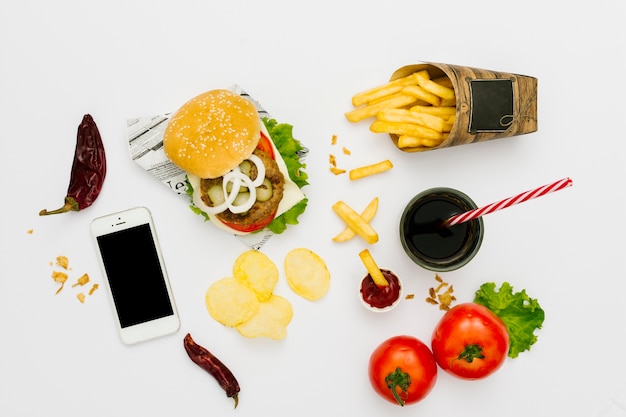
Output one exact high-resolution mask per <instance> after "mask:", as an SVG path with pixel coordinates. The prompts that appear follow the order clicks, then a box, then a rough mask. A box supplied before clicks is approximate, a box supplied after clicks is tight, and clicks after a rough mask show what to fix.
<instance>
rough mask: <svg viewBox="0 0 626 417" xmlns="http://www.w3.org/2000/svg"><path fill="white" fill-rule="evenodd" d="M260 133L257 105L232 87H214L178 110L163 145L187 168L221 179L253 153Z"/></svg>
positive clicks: (194, 173)
mask: <svg viewBox="0 0 626 417" xmlns="http://www.w3.org/2000/svg"><path fill="white" fill-rule="evenodd" d="M260 132H261V120H260V119H259V115H258V113H257V110H256V108H255V106H254V104H252V103H251V102H250V101H249V100H247V99H245V98H243V97H241V96H239V95H238V94H235V93H233V92H232V91H229V90H211V91H207V92H206V93H203V94H200V95H199V96H197V97H194V98H192V99H191V100H189V101H188V102H187V103H185V104H183V106H182V107H181V108H180V109H179V110H178V111H177V112H176V113H174V115H173V116H172V117H171V119H170V121H169V123H168V125H167V127H166V129H165V134H164V137H163V145H164V149H165V154H166V155H167V157H168V158H169V159H170V160H171V161H172V162H173V163H174V164H175V165H177V166H178V167H179V168H181V169H182V170H183V171H185V172H188V173H190V174H193V175H196V176H198V177H200V178H217V177H221V176H222V175H224V174H226V173H227V172H228V171H230V170H231V169H233V168H234V167H236V166H237V165H239V164H240V163H241V162H242V161H243V160H245V159H246V158H247V157H248V156H250V154H252V152H253V151H254V149H255V148H256V146H257V144H258V142H259V138H260Z"/></svg>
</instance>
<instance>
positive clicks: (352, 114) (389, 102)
mask: <svg viewBox="0 0 626 417" xmlns="http://www.w3.org/2000/svg"><path fill="white" fill-rule="evenodd" d="M416 101H417V98H416V97H414V96H411V95H408V94H398V95H393V96H391V97H389V98H387V99H385V100H382V101H379V102H376V103H375V104H369V105H367V106H365V107H359V108H357V109H354V110H351V111H349V112H347V113H345V116H346V119H348V120H349V121H351V122H359V121H361V120H364V119H367V118H368V117H372V116H376V113H378V112H379V111H381V110H383V109H389V108H392V109H393V108H398V107H404V106H408V105H410V104H413V103H415V102H416Z"/></svg>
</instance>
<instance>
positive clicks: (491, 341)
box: [432, 303, 509, 379]
mask: <svg viewBox="0 0 626 417" xmlns="http://www.w3.org/2000/svg"><path fill="white" fill-rule="evenodd" d="M432 349H433V354H434V355H435V359H436V360H437V363H438V364H439V366H440V367H441V369H443V370H444V371H446V372H448V373H450V374H452V375H454V376H457V377H460V378H464V379H479V378H484V377H486V376H488V375H491V374H492V373H493V372H495V371H496V370H497V369H498V368H500V366H502V364H503V363H504V360H505V359H506V356H507V354H508V352H509V333H508V331H507V330H506V326H505V325H504V323H503V322H502V320H501V319H500V318H499V317H498V316H496V315H495V314H494V313H492V312H491V310H489V309H488V308H486V307H484V306H482V305H480V304H476V303H465V304H459V305H457V306H455V307H453V308H451V309H450V310H449V311H447V312H446V314H444V316H443V317H442V318H441V320H440V321H439V323H438V324H437V326H436V327H435V331H434V332H433V337H432Z"/></svg>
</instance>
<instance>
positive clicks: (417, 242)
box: [400, 189, 482, 271]
mask: <svg viewBox="0 0 626 417" xmlns="http://www.w3.org/2000/svg"><path fill="white" fill-rule="evenodd" d="M475 207H476V206H475V204H474V203H473V202H472V201H471V200H470V199H469V197H467V196H465V195H464V194H462V193H460V192H458V191H456V190H452V189H434V190H428V191H427V192H424V193H421V194H419V195H418V196H416V198H414V199H413V200H412V201H411V203H409V205H408V206H407V208H406V209H405V211H404V213H403V215H402V219H401V223H400V239H401V241H402V245H403V247H404V249H405V251H406V252H407V254H408V255H409V257H411V258H412V259H413V260H414V261H415V262H417V263H418V264H419V265H421V266H423V267H425V268H427V269H431V270H435V271H446V270H453V269H457V268H459V267H461V266H462V265H464V264H465V263H467V262H468V261H469V260H470V259H471V258H472V257H473V256H474V254H475V253H476V252H477V251H478V247H479V246H480V243H481V241H482V219H480V218H479V219H475V220H471V221H468V222H465V223H460V224H457V225H454V226H451V227H447V226H445V225H444V222H445V221H446V220H447V219H449V218H450V217H452V216H454V215H455V214H459V213H463V212H465V211H468V210H471V209H473V208H475Z"/></svg>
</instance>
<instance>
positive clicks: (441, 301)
mask: <svg viewBox="0 0 626 417" xmlns="http://www.w3.org/2000/svg"><path fill="white" fill-rule="evenodd" d="M435 281H437V282H438V283H439V284H438V285H437V287H436V288H435V287H431V288H429V289H428V297H426V302H427V303H429V304H433V305H439V309H440V310H445V311H447V310H450V307H451V306H452V303H453V302H454V301H456V297H455V296H454V295H452V294H453V292H454V287H453V286H452V285H450V284H448V283H447V282H444V280H443V279H442V278H441V277H440V276H439V274H435ZM444 290H445V291H444Z"/></svg>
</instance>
